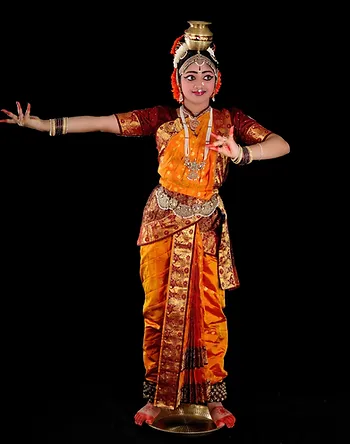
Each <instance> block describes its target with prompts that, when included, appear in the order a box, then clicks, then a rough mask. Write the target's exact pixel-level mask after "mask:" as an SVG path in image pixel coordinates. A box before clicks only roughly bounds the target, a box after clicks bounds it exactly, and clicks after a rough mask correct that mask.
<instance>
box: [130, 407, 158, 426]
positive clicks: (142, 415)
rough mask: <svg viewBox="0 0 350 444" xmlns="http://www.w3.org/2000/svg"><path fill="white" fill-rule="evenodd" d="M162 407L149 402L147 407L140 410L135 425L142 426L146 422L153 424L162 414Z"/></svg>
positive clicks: (135, 417)
mask: <svg viewBox="0 0 350 444" xmlns="http://www.w3.org/2000/svg"><path fill="white" fill-rule="evenodd" d="M160 410H161V409H160V407H156V406H154V405H153V404H151V403H150V402H147V404H146V405H145V406H143V407H142V409H140V410H139V411H138V412H137V413H136V415H135V416H134V419H135V424H137V425H142V424H143V423H144V422H146V423H147V424H152V423H153V421H154V420H155V419H156V417H157V416H158V414H159V413H160Z"/></svg>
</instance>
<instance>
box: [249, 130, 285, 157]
mask: <svg viewBox="0 0 350 444" xmlns="http://www.w3.org/2000/svg"><path fill="white" fill-rule="evenodd" d="M249 148H250V149H251V152H252V155H253V160H266V159H274V158H276V157H281V156H284V155H286V154H288V153H289V152H290V146H289V143H288V142H287V141H286V140H284V139H283V137H281V136H279V135H278V134H276V133H271V134H269V135H268V136H267V137H266V139H265V140H264V141H263V142H260V143H255V144H253V145H250V146H249Z"/></svg>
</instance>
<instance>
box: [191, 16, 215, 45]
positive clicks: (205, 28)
mask: <svg viewBox="0 0 350 444" xmlns="http://www.w3.org/2000/svg"><path fill="white" fill-rule="evenodd" d="M188 23H189V24H190V27H189V28H188V29H186V31H185V33H184V35H185V42H186V44H187V46H188V49H189V50H195V51H205V50H206V49H207V48H209V46H210V44H211V43H212V41H213V33H212V32H211V31H210V29H209V25H211V22H203V21H201V20H196V21H195V20H190V21H189V22H188Z"/></svg>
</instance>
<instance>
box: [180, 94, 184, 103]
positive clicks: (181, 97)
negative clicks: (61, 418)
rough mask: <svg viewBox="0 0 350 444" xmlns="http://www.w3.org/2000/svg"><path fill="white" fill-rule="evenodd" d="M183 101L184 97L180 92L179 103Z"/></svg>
mask: <svg viewBox="0 0 350 444" xmlns="http://www.w3.org/2000/svg"><path fill="white" fill-rule="evenodd" d="M183 101H184V96H183V95H182V92H180V95H179V102H180V103H182V102H183Z"/></svg>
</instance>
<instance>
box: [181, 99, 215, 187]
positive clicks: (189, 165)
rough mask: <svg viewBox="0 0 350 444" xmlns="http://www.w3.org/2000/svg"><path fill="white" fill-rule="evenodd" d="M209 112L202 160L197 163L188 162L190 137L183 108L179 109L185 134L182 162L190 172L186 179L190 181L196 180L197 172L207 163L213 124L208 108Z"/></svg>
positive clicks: (211, 111)
mask: <svg viewBox="0 0 350 444" xmlns="http://www.w3.org/2000/svg"><path fill="white" fill-rule="evenodd" d="M207 109H208V108H207ZM207 109H205V110H204V111H203V112H202V113H200V114H199V115H202V114H204V113H205V112H206V111H207ZM209 111H210V115H209V122H208V128H207V133H206V137H205V149H204V156H203V160H202V162H197V161H196V160H194V161H192V162H191V161H190V136H189V133H188V126H187V123H186V119H185V114H184V109H183V106H181V107H180V117H181V121H182V126H183V128H184V132H185V144H184V152H185V161H184V164H185V166H186V167H187V168H188V169H189V170H190V172H189V173H188V176H187V179H190V180H197V179H198V178H199V171H200V170H202V169H203V168H204V165H205V163H206V161H207V157H208V153H209V148H208V144H209V141H210V134H211V127H212V123H213V108H211V107H209ZM199 115H198V116H199ZM198 116H197V117H198ZM197 122H198V121H197ZM198 124H199V122H198ZM197 126H198V125H197Z"/></svg>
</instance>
